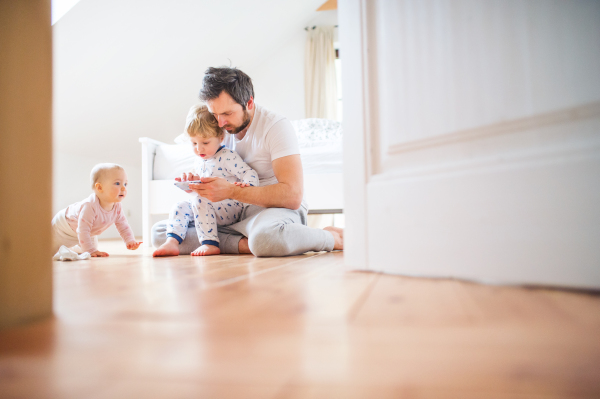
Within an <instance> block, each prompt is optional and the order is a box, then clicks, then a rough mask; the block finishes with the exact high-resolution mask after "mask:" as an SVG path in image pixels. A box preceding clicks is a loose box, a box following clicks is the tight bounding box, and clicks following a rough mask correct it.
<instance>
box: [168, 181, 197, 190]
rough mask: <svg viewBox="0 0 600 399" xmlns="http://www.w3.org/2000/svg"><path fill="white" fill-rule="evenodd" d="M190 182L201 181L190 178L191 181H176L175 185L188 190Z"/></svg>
mask: <svg viewBox="0 0 600 399" xmlns="http://www.w3.org/2000/svg"><path fill="white" fill-rule="evenodd" d="M190 183H194V184H200V183H202V182H201V181H200V180H192V181H176V182H175V185H176V186H177V187H179V188H180V189H182V190H183V191H190Z"/></svg>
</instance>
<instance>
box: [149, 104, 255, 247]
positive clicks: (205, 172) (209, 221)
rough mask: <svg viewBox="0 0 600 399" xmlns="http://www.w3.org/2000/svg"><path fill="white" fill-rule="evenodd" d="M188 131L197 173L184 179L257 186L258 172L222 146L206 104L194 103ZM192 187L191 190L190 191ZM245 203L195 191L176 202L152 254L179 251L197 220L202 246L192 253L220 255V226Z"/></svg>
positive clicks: (238, 213) (232, 220) (232, 218)
mask: <svg viewBox="0 0 600 399" xmlns="http://www.w3.org/2000/svg"><path fill="white" fill-rule="evenodd" d="M186 132H187V134H188V136H189V138H190V141H191V144H192V146H193V148H194V153H195V154H196V155H197V156H198V158H197V159H196V162H195V164H194V173H184V174H183V178H177V179H176V180H177V181H181V180H184V181H185V180H199V179H200V177H222V178H224V179H226V180H227V181H228V182H229V183H234V184H236V185H238V186H240V187H247V186H249V185H250V186H257V185H258V174H257V173H256V172H255V171H254V169H252V168H251V167H250V166H248V165H247V164H246V163H245V162H244V161H243V160H242V158H241V157H240V156H239V155H238V154H237V153H236V152H234V151H231V150H230V149H228V148H226V147H225V146H223V145H222V144H221V143H222V142H223V138H224V137H225V136H224V132H223V129H221V128H220V127H219V123H218V122H217V120H216V119H215V117H214V116H213V115H212V114H211V113H210V112H209V111H208V108H207V107H206V105H204V104H201V105H197V106H196V107H194V109H193V111H192V117H191V118H190V119H189V121H188V122H187V126H186ZM191 192H192V191H188V193H191ZM243 207H244V204H243V203H241V202H239V201H235V200H231V199H226V200H223V201H220V202H215V203H212V202H210V201H209V200H207V199H205V198H203V197H200V196H198V194H195V195H194V196H192V197H191V198H190V199H189V201H183V202H179V203H177V204H176V205H175V206H174V207H173V208H172V209H171V212H170V214H169V220H168V222H167V241H166V242H165V243H164V244H163V245H161V246H160V247H158V249H157V250H156V251H154V254H153V256H176V255H179V244H181V242H182V241H183V240H184V239H185V235H186V233H187V229H188V225H189V224H190V223H192V222H193V223H194V225H195V227H196V231H197V233H198V240H199V241H200V247H198V248H197V249H196V250H195V251H193V252H192V253H191V255H195V256H198V255H218V254H220V253H221V250H220V249H219V236H218V234H217V226H228V225H230V224H233V223H236V222H238V221H239V219H240V216H241V214H242V211H243Z"/></svg>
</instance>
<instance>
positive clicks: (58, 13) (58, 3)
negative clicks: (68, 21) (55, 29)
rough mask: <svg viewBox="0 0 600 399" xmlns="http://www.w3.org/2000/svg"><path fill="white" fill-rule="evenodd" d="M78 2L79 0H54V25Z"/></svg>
mask: <svg viewBox="0 0 600 399" xmlns="http://www.w3.org/2000/svg"><path fill="white" fill-rule="evenodd" d="M77 3H79V0H52V25H54V24H55V23H56V22H57V21H58V20H59V19H60V18H61V17H62V16H63V15H65V14H66V13H67V12H68V11H69V10H70V9H71V8H73V6H74V5H75V4H77Z"/></svg>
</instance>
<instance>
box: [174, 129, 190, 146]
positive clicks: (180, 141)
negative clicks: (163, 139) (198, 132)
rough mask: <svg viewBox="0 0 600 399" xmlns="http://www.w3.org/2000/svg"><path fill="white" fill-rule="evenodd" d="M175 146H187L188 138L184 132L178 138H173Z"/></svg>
mask: <svg viewBox="0 0 600 399" xmlns="http://www.w3.org/2000/svg"><path fill="white" fill-rule="evenodd" d="M173 141H174V142H175V143H176V144H189V143H190V136H188V134H187V133H186V132H183V133H181V134H180V135H179V136H177V137H175V140H173Z"/></svg>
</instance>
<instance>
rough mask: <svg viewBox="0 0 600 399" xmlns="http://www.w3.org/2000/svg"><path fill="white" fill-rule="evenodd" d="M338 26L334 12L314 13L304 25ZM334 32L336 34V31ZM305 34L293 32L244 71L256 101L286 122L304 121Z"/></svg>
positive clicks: (303, 31)
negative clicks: (269, 52)
mask: <svg viewBox="0 0 600 399" xmlns="http://www.w3.org/2000/svg"><path fill="white" fill-rule="evenodd" d="M315 25H319V26H325V25H337V10H330V11H320V12H318V13H315V16H314V18H313V19H311V20H310V21H309V22H308V23H307V24H306V25H305V26H306V27H312V26H315ZM336 33H337V32H336ZM305 44H306V31H305V30H304V29H299V30H296V31H295V32H294V33H293V34H292V35H290V38H289V40H288V41H286V42H285V43H284V44H283V45H282V46H281V47H280V48H278V49H276V50H275V51H273V52H272V53H271V54H266V56H265V58H264V59H263V60H262V62H260V63H259V64H258V65H256V66H253V67H251V68H249V70H248V71H246V72H247V73H248V74H249V75H250V76H251V77H252V80H253V82H254V91H255V93H256V101H257V102H258V103H259V104H261V105H263V106H265V107H268V108H269V109H271V110H273V111H276V112H279V113H280V114H282V115H285V116H287V117H288V118H289V119H292V120H293V119H301V118H304V115H305V113H304V51H305Z"/></svg>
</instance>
